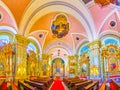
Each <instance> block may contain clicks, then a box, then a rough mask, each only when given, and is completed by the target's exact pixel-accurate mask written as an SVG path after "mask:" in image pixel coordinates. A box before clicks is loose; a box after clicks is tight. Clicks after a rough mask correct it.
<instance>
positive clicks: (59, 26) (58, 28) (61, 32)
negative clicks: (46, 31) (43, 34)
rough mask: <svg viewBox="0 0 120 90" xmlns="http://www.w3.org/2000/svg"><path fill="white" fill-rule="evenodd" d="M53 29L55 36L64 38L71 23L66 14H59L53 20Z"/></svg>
mask: <svg viewBox="0 0 120 90" xmlns="http://www.w3.org/2000/svg"><path fill="white" fill-rule="evenodd" d="M51 30H52V33H53V37H57V38H62V37H65V36H66V35H67V34H68V32H69V23H68V21H67V18H66V16H65V15H63V14H60V15H58V16H57V17H56V18H55V19H54V20H53V22H52V25H51Z"/></svg>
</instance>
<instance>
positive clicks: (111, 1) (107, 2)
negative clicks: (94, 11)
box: [94, 0, 119, 6]
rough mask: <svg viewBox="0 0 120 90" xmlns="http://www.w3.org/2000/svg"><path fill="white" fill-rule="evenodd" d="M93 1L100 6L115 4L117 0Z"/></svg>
mask: <svg viewBox="0 0 120 90" xmlns="http://www.w3.org/2000/svg"><path fill="white" fill-rule="evenodd" d="M94 2H95V3H98V4H100V5H101V6H106V5H109V4H110V3H112V4H116V5H117V4H118V2H119V0H94Z"/></svg>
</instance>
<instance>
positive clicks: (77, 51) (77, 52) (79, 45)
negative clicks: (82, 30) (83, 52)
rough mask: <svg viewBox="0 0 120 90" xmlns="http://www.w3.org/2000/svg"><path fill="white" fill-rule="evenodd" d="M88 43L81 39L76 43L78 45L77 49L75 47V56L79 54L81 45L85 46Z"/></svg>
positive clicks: (86, 40)
mask: <svg viewBox="0 0 120 90" xmlns="http://www.w3.org/2000/svg"><path fill="white" fill-rule="evenodd" d="M88 42H89V41H88V39H83V40H82V41H80V42H79V43H78V45H77V47H76V54H77V55H78V54H79V50H80V48H81V47H82V46H83V45H85V44H87V43H88Z"/></svg>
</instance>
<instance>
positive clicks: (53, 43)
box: [44, 41, 73, 55]
mask: <svg viewBox="0 0 120 90" xmlns="http://www.w3.org/2000/svg"><path fill="white" fill-rule="evenodd" d="M59 43H60V44H59ZM52 48H64V49H65V50H66V51H67V52H68V53H69V55H72V53H73V52H72V48H71V47H69V45H68V44H66V43H65V42H62V41H54V42H52V43H50V44H49V45H48V46H47V47H46V48H45V49H44V53H47V52H49V50H50V49H52Z"/></svg>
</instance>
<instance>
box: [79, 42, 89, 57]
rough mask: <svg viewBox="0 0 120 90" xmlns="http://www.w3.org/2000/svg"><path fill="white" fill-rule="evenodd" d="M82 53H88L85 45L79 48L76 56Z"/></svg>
mask: <svg viewBox="0 0 120 90" xmlns="http://www.w3.org/2000/svg"><path fill="white" fill-rule="evenodd" d="M83 52H89V47H88V46H87V45H86V44H84V45H82V47H80V49H79V52H78V55H81V54H82V53H83Z"/></svg>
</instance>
